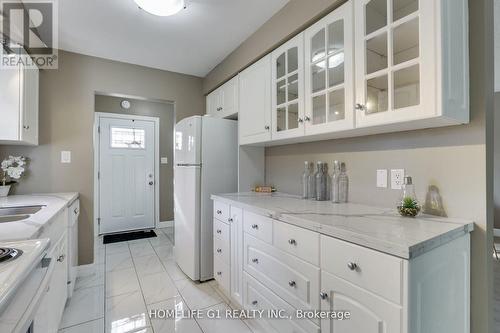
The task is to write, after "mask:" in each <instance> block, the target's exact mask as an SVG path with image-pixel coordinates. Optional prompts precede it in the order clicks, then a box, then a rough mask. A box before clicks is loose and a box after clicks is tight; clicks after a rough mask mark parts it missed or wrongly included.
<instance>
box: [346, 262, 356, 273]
mask: <svg viewBox="0 0 500 333" xmlns="http://www.w3.org/2000/svg"><path fill="white" fill-rule="evenodd" d="M347 268H349V269H350V270H351V271H355V270H356V269H358V264H356V263H354V262H350V263H348V264H347Z"/></svg>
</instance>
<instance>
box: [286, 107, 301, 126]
mask: <svg viewBox="0 0 500 333" xmlns="http://www.w3.org/2000/svg"><path fill="white" fill-rule="evenodd" d="M294 128H299V105H298V104H290V105H288V129H294Z"/></svg>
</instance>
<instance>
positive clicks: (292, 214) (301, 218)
mask: <svg viewBox="0 0 500 333" xmlns="http://www.w3.org/2000/svg"><path fill="white" fill-rule="evenodd" d="M212 199H216V200H221V201H225V202H226V203H229V204H233V205H235V206H237V207H241V208H243V209H246V210H249V211H253V212H254V213H257V214H261V215H265V216H269V217H271V218H273V219H276V220H279V221H282V222H286V223H289V224H293V225H296V226H299V227H302V228H305V229H309V230H313V231H316V232H319V233H321V234H324V235H327V236H332V237H335V238H339V239H342V240H345V241H348V242H351V243H354V244H358V245H361V246H364V247H368V248H372V249H374V250H378V251H381V252H385V253H388V254H391V255H394V256H398V257H401V258H404V259H411V258H414V257H417V256H419V255H421V254H423V253H425V252H427V251H430V250H431V249H433V248H436V247H438V246H440V245H442V244H445V243H447V242H449V241H450V240H453V239H455V238H457V237H460V236H462V235H464V234H466V233H469V232H471V231H472V230H473V229H474V223H473V222H472V221H467V220H461V219H454V218H453V219H452V218H443V217H435V216H429V215H427V216H426V215H422V216H419V217H417V218H405V217H401V216H400V215H399V214H398V213H397V212H396V209H383V208H377V207H370V206H367V205H362V204H355V203H347V204H334V203H331V202H328V201H324V202H318V201H311V200H304V199H301V198H299V197H297V196H293V195H287V194H283V193H274V194H262V193H234V194H220V195H212Z"/></svg>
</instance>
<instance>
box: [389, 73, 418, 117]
mask: <svg viewBox="0 0 500 333" xmlns="http://www.w3.org/2000/svg"><path fill="white" fill-rule="evenodd" d="M418 104H420V70H419V65H415V66H411V67H408V68H404V69H400V70H399V71H396V72H394V108H395V109H400V108H405V107H408V106H414V105H418Z"/></svg>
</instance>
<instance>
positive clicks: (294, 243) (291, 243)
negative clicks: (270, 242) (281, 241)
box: [288, 239, 297, 245]
mask: <svg viewBox="0 0 500 333" xmlns="http://www.w3.org/2000/svg"><path fill="white" fill-rule="evenodd" d="M288 244H290V245H297V241H296V240H295V239H289V240H288Z"/></svg>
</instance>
